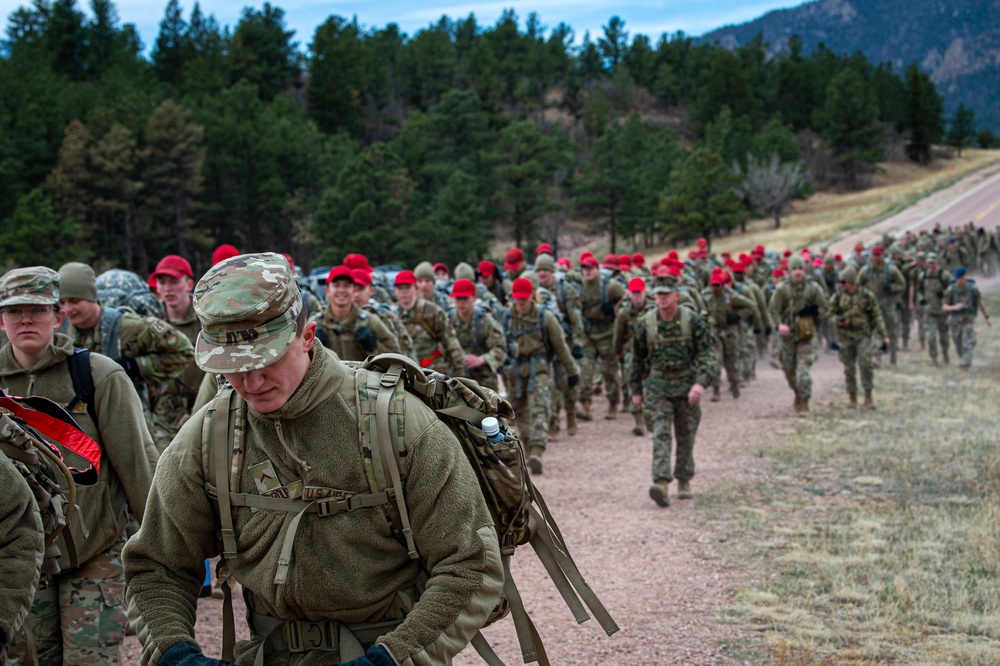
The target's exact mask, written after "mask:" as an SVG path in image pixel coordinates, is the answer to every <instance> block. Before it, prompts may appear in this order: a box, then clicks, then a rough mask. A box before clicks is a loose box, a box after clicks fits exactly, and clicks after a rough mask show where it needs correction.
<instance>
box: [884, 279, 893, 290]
mask: <svg viewBox="0 0 1000 666" xmlns="http://www.w3.org/2000/svg"><path fill="white" fill-rule="evenodd" d="M882 291H886V292H888V291H892V280H882Z"/></svg>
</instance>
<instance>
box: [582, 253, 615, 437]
mask: <svg viewBox="0 0 1000 666" xmlns="http://www.w3.org/2000/svg"><path fill="white" fill-rule="evenodd" d="M580 270H581V271H582V273H583V296H582V299H581V304H580V309H581V312H582V313H583V334H584V347H583V352H584V353H583V358H582V359H581V360H580V367H581V370H582V372H583V378H582V381H581V382H580V416H581V417H582V418H583V419H584V420H585V421H589V420H590V419H591V418H592V417H591V414H590V403H591V396H592V395H593V392H594V376H595V374H596V373H597V372H598V371H600V372H601V374H602V376H603V377H604V391H605V394H606V395H607V397H608V413H607V414H606V415H605V416H604V418H606V419H615V418H618V416H617V413H618V404H619V382H618V359H617V358H615V354H614V350H613V349H612V347H611V345H612V342H613V337H614V324H615V309H616V308H617V306H618V303H620V302H621V300H622V299H623V298H625V287H624V286H622V284H621V283H620V282H618V281H617V280H613V279H611V278H609V277H604V276H602V275H601V273H600V269H599V268H598V264H597V259H596V258H594V257H593V256H588V257H586V258H585V259H584V261H583V262H581V267H580Z"/></svg>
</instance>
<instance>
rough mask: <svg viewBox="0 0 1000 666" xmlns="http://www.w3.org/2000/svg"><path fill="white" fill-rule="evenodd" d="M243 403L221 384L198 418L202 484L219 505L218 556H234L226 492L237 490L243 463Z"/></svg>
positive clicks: (230, 511)
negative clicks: (201, 418)
mask: <svg viewBox="0 0 1000 666" xmlns="http://www.w3.org/2000/svg"><path fill="white" fill-rule="evenodd" d="M245 410H246V403H244V402H243V398H242V397H240V394H239V393H237V392H236V391H235V390H234V389H233V387H232V386H228V385H227V386H224V387H223V388H222V389H220V390H219V392H218V393H217V394H216V396H215V398H213V399H212V402H211V403H209V408H208V412H207V413H206V414H205V420H204V421H203V422H202V438H201V439H202V449H203V452H202V461H203V463H204V466H205V470H204V471H205V475H204V476H205V488H206V491H207V493H208V495H209V496H210V497H214V499H215V500H216V503H217V504H218V509H219V539H220V541H221V542H222V557H223V559H229V558H232V557H235V556H236V532H235V530H234V528H233V505H232V500H231V497H230V493H234V492H239V488H240V479H239V475H240V470H241V468H242V467H243V464H242V463H243V431H244V423H245V421H244V418H245Z"/></svg>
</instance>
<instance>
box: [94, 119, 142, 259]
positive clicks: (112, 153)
mask: <svg viewBox="0 0 1000 666" xmlns="http://www.w3.org/2000/svg"><path fill="white" fill-rule="evenodd" d="M89 158H90V159H89V162H90V165H91V174H92V179H93V180H92V186H91V187H92V191H93V197H94V199H93V207H92V210H91V215H92V216H93V218H94V222H95V226H96V227H97V228H98V229H100V230H101V231H102V237H103V240H102V242H101V244H100V245H99V247H100V248H101V249H103V250H105V252H107V251H108V250H111V248H116V249H118V250H119V252H120V255H121V257H122V259H123V261H124V264H125V268H127V269H128V270H136V269H141V270H142V271H143V272H145V270H146V268H147V261H146V252H145V247H144V246H143V242H142V241H143V234H142V231H141V230H140V229H139V228H137V216H136V197H137V195H138V194H139V192H140V190H141V189H142V182H141V181H139V180H138V176H137V171H138V151H137V148H136V140H135V137H134V136H133V135H132V133H131V132H129V130H128V129H127V128H125V127H124V126H123V125H120V124H119V123H114V124H112V126H111V128H110V129H109V130H108V131H107V133H106V134H105V135H104V136H103V137H101V138H100V139H99V140H97V141H95V142H94V144H93V145H92V146H91V147H90V151H89ZM116 254H117V253H116Z"/></svg>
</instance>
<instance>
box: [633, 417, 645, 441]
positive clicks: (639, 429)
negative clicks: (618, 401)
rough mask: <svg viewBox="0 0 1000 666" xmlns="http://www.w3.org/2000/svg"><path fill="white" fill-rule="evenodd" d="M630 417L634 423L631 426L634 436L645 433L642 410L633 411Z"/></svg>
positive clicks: (640, 435)
mask: <svg viewBox="0 0 1000 666" xmlns="http://www.w3.org/2000/svg"><path fill="white" fill-rule="evenodd" d="M632 418H633V419H635V425H634V426H632V434H633V435H635V436H636V437H642V436H643V435H645V434H646V429H645V428H644V427H643V420H642V412H635V413H634V414H632Z"/></svg>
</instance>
